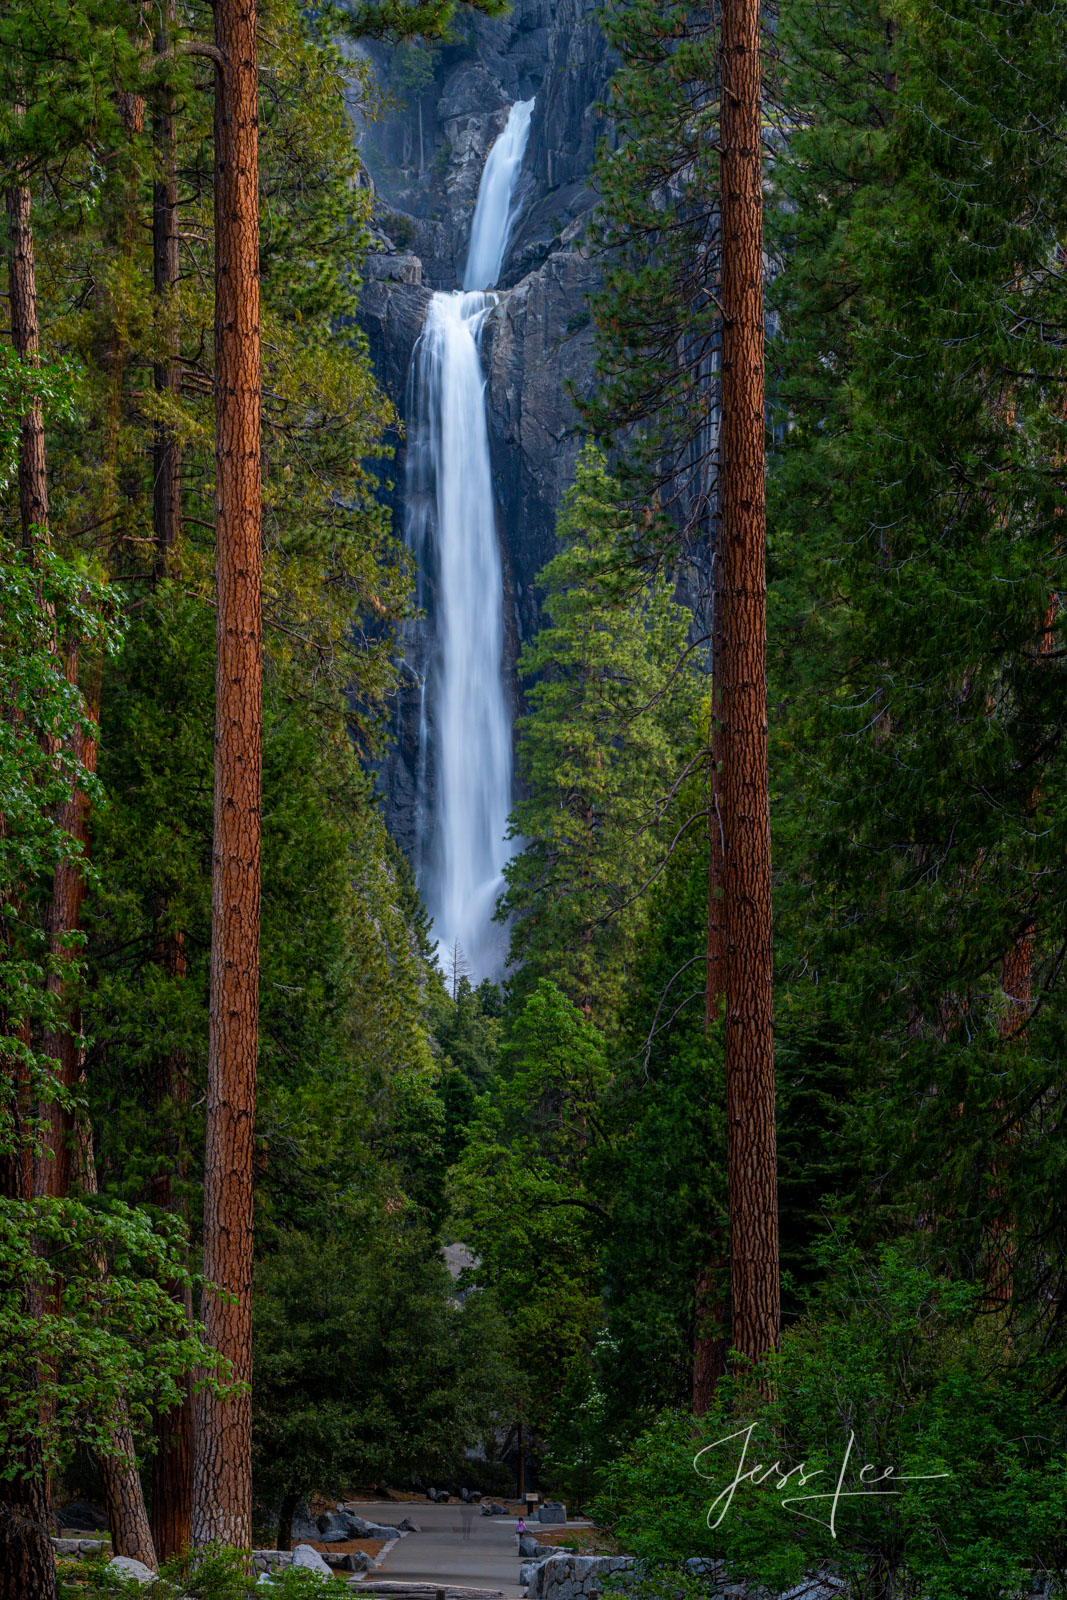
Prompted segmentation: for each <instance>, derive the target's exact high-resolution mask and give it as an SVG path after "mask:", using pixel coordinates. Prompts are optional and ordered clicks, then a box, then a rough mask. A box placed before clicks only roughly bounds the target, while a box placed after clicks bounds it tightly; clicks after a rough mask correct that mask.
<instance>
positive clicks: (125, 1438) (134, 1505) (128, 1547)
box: [100, 1408, 156, 1572]
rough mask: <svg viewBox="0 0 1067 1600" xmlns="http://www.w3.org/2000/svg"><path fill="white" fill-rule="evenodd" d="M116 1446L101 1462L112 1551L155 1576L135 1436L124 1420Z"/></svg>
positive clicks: (121, 1421) (151, 1541) (118, 1430)
mask: <svg viewBox="0 0 1067 1600" xmlns="http://www.w3.org/2000/svg"><path fill="white" fill-rule="evenodd" d="M123 1409H125V1408H123ZM114 1443H115V1451H114V1454H113V1455H109V1456H101V1458H100V1476H101V1477H102V1478H103V1480H104V1500H105V1503H106V1506H107V1524H108V1527H109V1529H110V1530H111V1544H112V1548H113V1550H114V1552H115V1554H116V1555H117V1556H132V1557H133V1559H134V1561H143V1562H144V1564H145V1566H146V1567H151V1569H152V1571H153V1572H154V1571H155V1570H156V1550H155V1545H154V1543H153V1540H152V1530H151V1528H150V1527H149V1526H148V1513H147V1511H146V1510H145V1503H144V1494H143V1492H142V1489H141V1475H140V1473H139V1472H138V1470H137V1466H136V1456H135V1452H134V1444H133V1434H132V1432H131V1431H130V1426H129V1423H128V1422H127V1421H126V1420H125V1419H124V1418H123V1419H121V1420H120V1421H119V1425H118V1427H116V1429H115V1432H114Z"/></svg>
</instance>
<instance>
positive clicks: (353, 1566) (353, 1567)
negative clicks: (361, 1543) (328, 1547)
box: [322, 1550, 374, 1572]
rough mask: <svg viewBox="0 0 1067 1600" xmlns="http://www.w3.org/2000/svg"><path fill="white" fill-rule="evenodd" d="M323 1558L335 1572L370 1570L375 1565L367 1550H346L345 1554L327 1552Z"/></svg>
mask: <svg viewBox="0 0 1067 1600" xmlns="http://www.w3.org/2000/svg"><path fill="white" fill-rule="evenodd" d="M322 1559H323V1560H324V1561H325V1562H326V1565H327V1566H328V1567H330V1568H331V1569H332V1570H333V1571H334V1572H369V1571H370V1570H371V1568H372V1567H373V1565H374V1562H373V1561H372V1560H371V1558H370V1556H369V1555H368V1554H367V1552H366V1551H365V1550H346V1551H345V1552H344V1554H343V1555H342V1554H340V1553H338V1554H330V1553H327V1554H326V1555H325V1556H323V1558H322Z"/></svg>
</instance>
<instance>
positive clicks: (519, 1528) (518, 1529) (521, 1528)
mask: <svg viewBox="0 0 1067 1600" xmlns="http://www.w3.org/2000/svg"><path fill="white" fill-rule="evenodd" d="M525 1532H526V1524H525V1522H523V1520H522V1518H521V1517H520V1518H519V1520H518V1522H516V1524H515V1538H516V1541H517V1543H518V1550H519V1555H520V1556H521V1555H522V1540H523V1535H524V1534H525Z"/></svg>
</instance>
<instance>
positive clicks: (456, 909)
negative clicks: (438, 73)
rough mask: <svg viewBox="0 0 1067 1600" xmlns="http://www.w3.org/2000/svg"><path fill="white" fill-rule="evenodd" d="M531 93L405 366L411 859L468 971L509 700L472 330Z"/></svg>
mask: <svg viewBox="0 0 1067 1600" xmlns="http://www.w3.org/2000/svg"><path fill="white" fill-rule="evenodd" d="M532 108H533V101H532V100H528V101H520V102H518V103H517V104H515V105H513V106H512V107H511V111H510V112H509V115H508V121H507V124H506V126H505V128H504V130H503V132H502V133H501V134H500V136H499V138H498V139H497V141H496V143H495V144H494V145H493V148H492V149H491V150H490V152H489V155H488V157H487V159H486V163H485V168H484V170H483V172H482V179H481V183H480V185H479V189H478V200H477V205H476V207H475V214H474V222H473V226H472V229H471V242H470V249H469V253H468V258H467V265H466V269H465V271H464V274H463V281H464V284H465V285H466V289H465V290H455V291H451V292H445V291H439V292H438V293H436V294H435V295H434V296H433V299H432V300H431V302H430V305H429V308H428V310H427V313H426V321H425V323H424V324H423V328H422V332H421V334H420V336H419V340H418V343H417V344H416V346H415V350H414V352H413V355H412V361H411V371H410V374H409V379H408V436H409V442H408V458H407V483H406V501H407V539H408V543H409V545H410V546H411V548H412V550H413V552H414V554H415V557H416V560H417V562H418V568H419V598H420V603H422V604H423V605H426V606H427V608H428V609H429V610H430V611H431V612H432V615H433V619H434V634H435V644H434V650H433V654H432V658H431V660H430V661H429V663H428V665H427V673H426V692H425V694H424V695H423V701H422V704H423V713H422V719H421V726H420V729H419V745H420V749H419V776H420V784H421V785H422V786H425V788H427V789H429V790H430V792H431V794H432V804H430V805H429V806H427V804H426V799H425V795H420V808H419V814H420V835H419V838H418V840H417V842H416V850H417V860H416V871H417V874H418V879H419V885H420V888H421V890H422V893H423V897H424V899H425V901H426V906H427V909H428V910H429V913H430V915H431V916H432V917H433V921H434V933H435V935H436V937H437V940H438V952H439V958H440V959H441V961H442V963H445V962H449V961H450V960H451V953H452V951H453V950H454V948H455V947H457V946H458V947H459V950H460V951H461V952H462V957H463V961H464V963H465V967H466V969H467V970H468V971H469V973H470V975H471V977H472V978H473V979H474V981H475V982H477V981H478V980H479V979H481V978H483V977H491V976H496V975H497V974H498V973H499V971H500V969H501V967H502V964H503V943H504V939H503V934H502V932H501V930H500V929H499V928H497V927H496V926H495V924H494V923H493V922H492V915H493V908H494V906H495V904H496V899H497V896H498V894H499V893H500V889H501V885H502V883H503V870H504V864H505V862H506V860H507V858H508V853H509V852H508V846H507V843H506V842H505V838H504V834H505V830H506V827H507V819H508V813H509V811H510V810H511V776H512V768H511V708H510V705H509V703H508V696H507V691H506V686H505V683H504V676H503V647H504V628H503V609H504V586H503V574H502V569H501V562H500V546H499V543H498V540H497V533H496V516H495V509H494V502H493V480H492V473H491V470H490V462H489V434H488V429H487V426H486V419H485V379H484V377H483V374H482V365H481V349H480V341H481V332H482V326H483V323H484V321H485V318H486V315H487V313H488V312H489V311H490V310H491V308H492V307H493V305H495V303H496V296H495V295H493V294H488V293H485V292H484V291H486V290H488V289H489V288H491V286H492V284H493V283H495V281H496V278H497V276H498V274H499V272H500V268H501V265H502V261H503V256H504V251H505V249H506V246H507V239H508V235H509V233H510V231H511V225H512V222H513V220H514V212H513V202H514V192H515V184H516V180H517V178H518V174H519V169H520V167H521V164H522V156H523V152H524V150H525V148H526V141H527V138H528V136H529V129H530V113H531V110H532Z"/></svg>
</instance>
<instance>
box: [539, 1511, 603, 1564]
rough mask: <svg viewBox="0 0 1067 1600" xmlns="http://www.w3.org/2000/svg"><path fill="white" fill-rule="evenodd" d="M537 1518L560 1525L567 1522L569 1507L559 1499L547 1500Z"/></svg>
mask: <svg viewBox="0 0 1067 1600" xmlns="http://www.w3.org/2000/svg"><path fill="white" fill-rule="evenodd" d="M537 1520H538V1521H539V1522H549V1523H552V1524H554V1525H558V1524H559V1523H561V1522H566V1520H567V1507H566V1506H565V1505H563V1504H562V1503H561V1502H560V1501H559V1500H546V1501H545V1503H544V1505H543V1506H542V1507H541V1509H540V1511H539V1512H538V1513H537ZM590 1559H591V1558H590Z"/></svg>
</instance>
